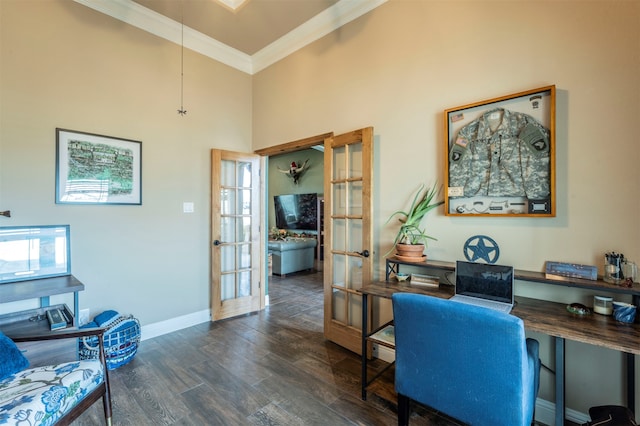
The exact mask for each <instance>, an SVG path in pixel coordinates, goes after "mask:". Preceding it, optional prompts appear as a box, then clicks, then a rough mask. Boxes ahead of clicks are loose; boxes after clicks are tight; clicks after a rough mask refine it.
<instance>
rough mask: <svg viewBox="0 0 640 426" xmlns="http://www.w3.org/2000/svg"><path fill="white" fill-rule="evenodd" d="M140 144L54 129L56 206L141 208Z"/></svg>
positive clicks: (127, 140) (138, 142)
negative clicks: (124, 205)
mask: <svg viewBox="0 0 640 426" xmlns="http://www.w3.org/2000/svg"><path fill="white" fill-rule="evenodd" d="M141 157H142V142H140V141H134V140H129V139H121V138H114V137H110V136H102V135H96V134H92V133H84V132H77V131H74V130H66V129H56V203H57V204H134V205H136V204H137V205H140V204H142V171H141V167H142V158H141Z"/></svg>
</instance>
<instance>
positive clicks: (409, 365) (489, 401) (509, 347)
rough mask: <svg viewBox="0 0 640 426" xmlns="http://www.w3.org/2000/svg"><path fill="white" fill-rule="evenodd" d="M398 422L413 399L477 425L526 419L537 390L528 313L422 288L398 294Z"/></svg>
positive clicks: (510, 424)
mask: <svg viewBox="0 0 640 426" xmlns="http://www.w3.org/2000/svg"><path fill="white" fill-rule="evenodd" d="M392 303H393V316H394V323H395V344H396V373H395V377H396V378H395V381H396V383H395V387H396V392H397V393H398V425H402V426H404V425H407V424H408V422H409V414H410V410H409V406H410V402H411V400H413V401H417V402H419V403H422V404H424V405H427V406H429V407H431V408H433V409H435V410H438V411H441V412H443V413H445V414H447V415H448V416H451V417H453V418H455V419H457V420H460V421H462V422H465V423H468V424H471V425H481V426H484V425H491V426H500V425H504V426H518V425H520V426H526V425H530V424H531V423H532V421H533V416H534V407H535V401H536V397H537V394H538V383H539V374H540V360H539V358H538V346H539V344H538V341H537V340H534V339H526V338H525V334H524V325H523V323H522V320H521V319H520V318H518V317H515V316H513V315H508V314H505V313H501V312H496V311H493V310H491V309H487V308H481V307H477V306H471V305H466V304H463V303H459V302H454V301H450V300H446V299H438V298H435V297H430V296H424V295H420V294H410V293H396V294H394V295H393V297H392Z"/></svg>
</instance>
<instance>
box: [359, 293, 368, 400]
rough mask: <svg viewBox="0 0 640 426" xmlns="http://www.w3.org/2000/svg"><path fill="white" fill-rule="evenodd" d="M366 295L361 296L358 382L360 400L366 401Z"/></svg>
mask: <svg viewBox="0 0 640 426" xmlns="http://www.w3.org/2000/svg"><path fill="white" fill-rule="evenodd" d="M367 299H368V295H367V294H363V295H362V372H361V375H360V380H361V382H362V400H363V401H366V400H367V333H368V332H369V331H368V330H367V323H368V322H369V321H368V320H369V318H368V317H367V312H368V308H367V302H368V300H367Z"/></svg>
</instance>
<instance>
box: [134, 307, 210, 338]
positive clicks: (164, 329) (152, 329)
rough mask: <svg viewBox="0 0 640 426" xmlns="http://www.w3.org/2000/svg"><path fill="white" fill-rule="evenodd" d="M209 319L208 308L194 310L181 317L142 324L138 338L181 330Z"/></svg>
mask: <svg viewBox="0 0 640 426" xmlns="http://www.w3.org/2000/svg"><path fill="white" fill-rule="evenodd" d="M209 321H211V311H210V310H209V309H205V310H203V311H200V312H194V313H192V314H187V315H183V316H181V317H176V318H171V319H168V320H165V321H160V322H156V323H153V324H148V325H143V326H142V329H141V330H140V334H141V336H140V340H147V339H151V338H153V337H158V336H162V335H163V334H167V333H171V332H173V331H178V330H182V329H183V328H187V327H191V326H194V325H198V324H202V323H203V322H209Z"/></svg>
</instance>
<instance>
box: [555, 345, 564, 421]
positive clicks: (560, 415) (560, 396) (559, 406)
mask: <svg viewBox="0 0 640 426" xmlns="http://www.w3.org/2000/svg"><path fill="white" fill-rule="evenodd" d="M555 340H556V426H563V425H564V338H562V337H556V338H555Z"/></svg>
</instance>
